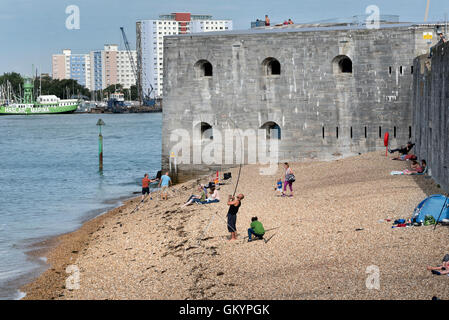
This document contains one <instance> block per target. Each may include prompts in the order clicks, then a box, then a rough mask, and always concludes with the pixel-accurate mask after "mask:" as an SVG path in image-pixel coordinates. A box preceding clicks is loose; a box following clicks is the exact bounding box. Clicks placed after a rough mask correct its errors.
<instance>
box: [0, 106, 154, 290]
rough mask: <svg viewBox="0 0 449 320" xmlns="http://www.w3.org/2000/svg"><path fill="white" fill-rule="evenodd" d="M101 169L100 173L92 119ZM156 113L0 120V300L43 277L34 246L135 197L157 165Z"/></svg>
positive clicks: (8, 118) (45, 116) (22, 117)
mask: <svg viewBox="0 0 449 320" xmlns="http://www.w3.org/2000/svg"><path fill="white" fill-rule="evenodd" d="M99 118H101V119H103V121H104V122H105V124H106V125H105V126H103V127H102V128H101V130H102V135H103V144H104V152H103V153H104V168H103V171H102V172H100V171H99V170H98V161H99V156H98V149H99V148H98V134H99V127H98V126H96V123H97V121H98V119H99ZM161 123H162V115H161V113H143V114H142V113H141V114H69V115H48V116H47V115H36V116H34V115H33V116H3V117H0V257H1V258H0V299H18V298H20V297H22V296H23V293H21V292H20V291H19V290H18V289H19V287H20V286H21V285H23V284H25V283H27V282H29V281H30V280H31V279H32V276H35V275H36V274H37V272H40V271H42V265H43V264H44V261H43V260H42V259H35V260H34V259H31V258H30V256H29V255H27V254H26V252H27V251H29V250H31V247H32V244H33V243H36V242H39V241H41V240H44V239H46V238H49V237H52V236H55V235H59V234H62V233H66V232H70V231H73V230H75V229H77V228H78V227H80V226H81V224H82V223H83V222H84V221H86V220H88V219H90V218H92V217H94V216H96V215H98V214H101V213H104V212H105V211H107V210H108V209H111V208H112V207H115V206H118V205H119V204H120V200H123V199H124V198H127V197H131V196H133V195H135V194H134V193H135V192H138V191H140V190H141V189H140V183H141V179H142V178H143V175H144V173H146V172H148V173H149V174H150V177H151V176H155V175H156V173H157V171H158V170H160V167H161Z"/></svg>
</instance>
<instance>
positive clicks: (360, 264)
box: [21, 151, 449, 300]
mask: <svg viewBox="0 0 449 320" xmlns="http://www.w3.org/2000/svg"><path fill="white" fill-rule="evenodd" d="M391 158H392V156H391V155H389V156H388V157H385V154H384V152H380V151H379V152H373V153H368V154H364V155H359V156H354V157H349V158H345V159H341V160H334V161H308V162H301V163H292V164H291V167H292V169H293V171H294V173H295V176H296V182H295V183H294V184H293V190H294V196H293V197H291V198H290V197H280V196H279V194H278V193H277V192H276V191H275V190H274V186H275V183H276V180H277V179H278V178H280V177H281V176H282V173H283V171H282V166H281V165H279V170H278V173H277V174H276V175H274V176H268V175H261V174H260V171H259V170H260V168H261V167H260V166H258V165H248V166H244V167H243V168H242V171H241V177H240V181H239V184H238V189H237V193H243V194H244V195H245V199H244V200H243V201H242V206H241V208H240V211H239V213H238V216H237V232H238V240H236V241H229V240H228V238H229V233H228V232H227V225H226V213H227V207H228V206H227V205H226V199H227V195H229V194H232V193H233V192H234V188H235V183H236V177H237V175H238V174H237V173H238V168H237V169H232V170H230V171H232V175H233V181H232V183H229V184H226V185H222V186H220V191H219V192H220V195H221V202H219V203H215V204H208V205H192V206H188V207H185V208H181V205H182V204H183V203H184V202H185V201H186V200H187V199H188V197H189V196H190V195H191V194H195V193H196V186H197V184H198V182H206V177H204V179H198V180H191V181H187V182H185V183H182V184H178V185H176V186H174V187H171V188H170V191H169V199H168V200H167V201H161V200H159V197H158V194H156V193H154V194H153V199H152V200H150V199H148V200H146V201H145V203H144V204H142V205H141V206H140V207H139V209H138V210H134V209H135V208H136V206H137V205H138V203H139V202H140V197H139V198H134V199H130V200H128V201H126V202H124V204H123V205H122V206H120V207H118V208H115V209H113V210H111V211H109V212H107V213H106V214H103V215H101V216H99V217H97V218H94V219H92V220H90V221H88V222H86V223H85V224H84V225H83V226H82V227H81V228H80V229H79V230H77V231H75V232H72V233H69V234H65V235H62V236H60V237H58V238H56V239H53V240H52V242H55V243H56V245H55V246H53V247H52V248H51V249H49V250H48V251H47V252H44V253H43V252H39V255H45V256H46V257H47V262H48V264H49V267H48V269H47V271H45V272H44V273H43V274H42V275H40V276H39V277H38V278H37V279H35V280H34V281H33V282H31V283H29V284H28V285H26V286H24V287H23V288H22V289H21V290H22V291H24V292H26V296H25V298H24V299H83V300H84V299H250V300H251V299H299V300H302V299H394V300H396V299H420V300H421V299H422V300H429V299H431V298H432V297H434V296H436V297H438V298H440V299H448V298H449V277H448V276H435V275H432V274H431V273H430V272H429V271H427V270H426V267H427V266H428V265H438V264H440V263H441V259H442V257H443V256H444V255H445V254H446V253H449V242H448V235H449V229H448V227H446V226H437V228H436V229H435V230H434V227H433V226H421V227H408V228H392V222H393V221H394V220H395V219H400V218H405V219H408V218H410V217H411V215H412V213H413V210H414V208H415V207H416V205H417V204H418V203H419V202H420V201H422V200H423V199H424V198H426V197H427V196H428V195H431V194H438V193H443V191H442V190H441V189H440V188H439V186H437V185H436V184H435V183H434V182H433V181H432V179H429V178H427V177H425V176H391V175H390V172H391V171H393V170H403V169H406V168H407V167H408V163H407V162H399V161H392V160H391ZM253 216H257V217H258V219H259V221H260V222H262V223H263V225H264V227H265V230H266V234H265V241H261V240H259V241H253V242H250V243H248V242H247V238H246V237H247V229H248V228H249V225H250V222H251V217H253ZM386 219H389V220H391V221H387V220H386ZM68 266H72V267H71V268H72V269H70V270H73V266H75V268H76V270H79V288H76V289H73V288H72V289H70V288H67V286H66V279H67V277H69V276H70V274H69V273H67V272H66V270H67V267H68ZM372 270H378V274H379V287H378V288H368V287H367V279H368V278H369V276H370V272H371V271H372Z"/></svg>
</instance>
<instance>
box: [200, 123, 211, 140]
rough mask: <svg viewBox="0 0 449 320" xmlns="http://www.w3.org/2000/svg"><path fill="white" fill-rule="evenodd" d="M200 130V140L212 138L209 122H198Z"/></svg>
mask: <svg viewBox="0 0 449 320" xmlns="http://www.w3.org/2000/svg"><path fill="white" fill-rule="evenodd" d="M200 130H201V140H213V139H214V134H213V129H212V126H211V125H210V124H208V123H207V122H201V123H200Z"/></svg>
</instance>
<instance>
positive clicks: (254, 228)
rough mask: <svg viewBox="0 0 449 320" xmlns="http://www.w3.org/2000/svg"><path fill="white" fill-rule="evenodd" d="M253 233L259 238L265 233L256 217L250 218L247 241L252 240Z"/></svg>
mask: <svg viewBox="0 0 449 320" xmlns="http://www.w3.org/2000/svg"><path fill="white" fill-rule="evenodd" d="M253 235H254V236H255V237H256V238H257V239H260V240H262V239H263V236H264V235H265V229H264V228H263V225H262V223H261V222H260V221H258V219H257V217H252V218H251V225H250V228H249V229H248V242H251V241H253Z"/></svg>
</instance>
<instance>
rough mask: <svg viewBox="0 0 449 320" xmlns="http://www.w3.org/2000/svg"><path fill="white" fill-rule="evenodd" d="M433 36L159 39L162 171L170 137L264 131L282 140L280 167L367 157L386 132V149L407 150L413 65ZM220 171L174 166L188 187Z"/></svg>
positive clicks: (310, 31) (261, 33)
mask: <svg viewBox="0 0 449 320" xmlns="http://www.w3.org/2000/svg"><path fill="white" fill-rule="evenodd" d="M433 31H434V26H433V25H413V24H397V25H384V26H381V28H380V29H370V30H369V29H366V28H363V27H316V28H310V27H302V28H297V27H296V28H287V29H285V28H282V29H272V30H258V31H249V30H248V31H233V32H224V33H209V34H191V35H184V36H179V35H178V36H169V37H166V39H165V41H164V52H165V54H164V81H165V83H164V86H165V89H166V90H165V93H164V110H163V135H162V136H163V141H162V164H163V168H164V169H167V168H168V167H169V161H170V153H171V151H172V149H173V146H174V145H176V143H177V141H173V140H171V139H170V135H171V133H172V132H173V131H174V130H175V129H185V130H187V131H188V132H189V133H190V135H191V137H193V136H194V135H195V132H196V131H198V132H200V133H204V128H210V130H212V132H213V131H214V130H224V129H226V128H237V129H242V130H248V129H252V130H257V129H259V128H262V129H266V130H267V131H268V132H267V133H268V136H269V137H270V138H271V139H279V141H278V142H279V152H278V154H279V161H280V162H282V161H302V160H304V159H334V158H338V157H342V156H348V155H354V154H358V153H364V152H370V151H374V150H377V149H379V148H382V147H383V136H384V134H385V132H387V131H388V132H389V133H390V137H391V145H392V146H396V145H399V144H403V143H405V142H406V141H407V140H409V139H410V138H411V134H412V107H411V102H412V99H411V97H412V85H413V73H414V68H413V60H414V58H415V57H416V56H418V55H421V54H424V53H426V52H428V51H429V47H430V45H429V44H428V43H427V40H425V39H424V37H423V34H424V33H428V32H430V33H433ZM435 38H436V37H435ZM274 128H276V129H280V134H279V135H276V136H275V137H273V136H272V135H270V130H272V129H274ZM210 136H213V133H212V134H210ZM209 138H212V139H213V137H209ZM209 142H210V139H202V140H201V141H197V142H195V141H193V144H195V143H200V144H204V145H206V144H207V143H209ZM246 150H247V148H246ZM190 157H193V155H192V152H191V154H190ZM192 160H193V159H192ZM223 167H225V166H224V165H222V164H211V165H204V164H193V161H190V163H178V164H177V170H178V173H179V174H180V175H182V176H185V177H189V176H192V175H195V174H197V173H206V172H207V171H209V170H211V169H223Z"/></svg>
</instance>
